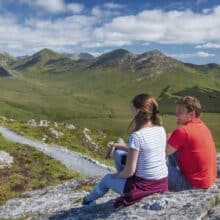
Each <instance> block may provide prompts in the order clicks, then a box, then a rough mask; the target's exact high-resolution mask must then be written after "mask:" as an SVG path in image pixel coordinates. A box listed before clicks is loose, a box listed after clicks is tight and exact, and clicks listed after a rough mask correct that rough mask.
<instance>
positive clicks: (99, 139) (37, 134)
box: [0, 120, 118, 165]
mask: <svg viewBox="0 0 220 220" xmlns="http://www.w3.org/2000/svg"><path fill="white" fill-rule="evenodd" d="M0 125H2V126H5V127H8V128H10V129H12V130H13V131H15V132H17V133H18V134H21V135H25V136H27V137H30V138H32V139H35V140H42V138H43V137H44V136H45V135H46V136H47V140H46V141H45V142H46V143H48V144H58V145H62V146H65V147H67V148H68V149H70V150H72V151H77V152H80V153H83V154H84V155H87V156H89V157H92V158H94V159H96V160H98V161H100V162H103V163H105V164H108V165H113V162H112V161H111V160H105V159H104V158H105V153H106V150H107V143H108V142H109V141H116V140H117V138H118V137H117V136H116V135H112V134H111V133H108V134H107V133H105V132H103V131H102V130H100V129H90V131H89V132H87V133H88V134H89V135H90V136H91V138H92V140H93V141H94V142H95V143H97V144H98V149H95V148H94V147H92V146H91V144H89V143H88V142H86V140H85V138H84V135H83V129H84V127H81V128H77V129H75V130H69V129H67V128H65V126H64V124H63V123H58V127H55V126H54V122H50V123H49V127H32V126H29V125H27V122H25V121H10V120H7V121H3V120H0ZM50 128H54V129H55V130H57V131H59V132H62V133H63V134H64V135H63V136H62V137H60V138H56V137H54V136H53V135H52V134H51V133H50V131H49V129H50Z"/></svg>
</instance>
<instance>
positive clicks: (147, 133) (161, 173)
mask: <svg viewBox="0 0 220 220" xmlns="http://www.w3.org/2000/svg"><path fill="white" fill-rule="evenodd" d="M129 147H131V148H133V149H137V150H138V151H139V156H138V161H137V166H136V172H135V175H136V176H138V177H141V178H144V179H154V180H158V179H161V178H164V177H166V176H167V174H168V171H167V165H166V156H165V148H166V132H165V130H164V128H163V127H162V126H153V127H144V128H141V129H139V130H138V131H135V132H133V133H132V134H131V136H130V139H129Z"/></svg>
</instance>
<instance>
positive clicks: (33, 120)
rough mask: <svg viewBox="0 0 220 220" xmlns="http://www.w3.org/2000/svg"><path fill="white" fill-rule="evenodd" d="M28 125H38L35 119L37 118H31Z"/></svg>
mask: <svg viewBox="0 0 220 220" xmlns="http://www.w3.org/2000/svg"><path fill="white" fill-rule="evenodd" d="M27 124H28V125H30V126H32V127H37V122H36V121H35V119H31V120H29V121H28V122H27Z"/></svg>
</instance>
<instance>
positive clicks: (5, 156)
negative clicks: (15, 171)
mask: <svg viewBox="0 0 220 220" xmlns="http://www.w3.org/2000/svg"><path fill="white" fill-rule="evenodd" d="M13 162H14V159H13V157H12V156H11V155H10V154H9V153H7V152H5V151H0V169H3V168H5V167H8V168H10V167H11V166H12V164H13Z"/></svg>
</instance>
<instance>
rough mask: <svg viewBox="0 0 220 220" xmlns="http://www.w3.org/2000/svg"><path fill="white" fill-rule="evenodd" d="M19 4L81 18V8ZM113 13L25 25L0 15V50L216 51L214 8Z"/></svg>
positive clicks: (218, 13) (219, 41)
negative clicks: (164, 47) (154, 47)
mask: <svg viewBox="0 0 220 220" xmlns="http://www.w3.org/2000/svg"><path fill="white" fill-rule="evenodd" d="M19 1H20V2H21V1H22V2H23V3H24V2H25V4H27V3H32V4H34V6H35V7H42V8H43V7H44V10H47V9H46V8H49V7H50V6H51V5H52V4H54V5H53V6H51V8H53V9H50V10H51V11H53V12H54V13H55V12H58V11H59V12H61V11H62V10H64V11H65V12H66V11H68V10H71V11H73V12H74V13H81V12H82V10H84V7H83V5H81V4H75V3H71V4H64V0H56V1H52V0H48V1H46V0H44V1H45V2H44V3H43V1H42V0H36V1H30V0H19ZM55 2H56V3H55ZM40 3H41V6H40ZM37 4H38V6H37ZM112 11H113V12H114V13H116V12H117V10H112ZM112 11H111V10H109V9H106V8H105V9H103V7H102V8H100V7H98V6H97V7H94V8H92V9H91V15H82V14H78V15H73V16H66V17H59V18H57V17H56V18H53V19H51V18H49V17H48V18H44V19H37V18H34V17H32V18H29V19H28V20H26V21H25V23H24V24H21V23H18V19H17V18H16V17H15V16H13V15H10V16H9V15H8V16H5V15H1V14H0V33H1V34H0V48H1V49H4V48H6V50H7V48H8V50H9V51H12V52H14V51H16V48H17V51H16V52H17V53H23V54H24V51H26V52H27V51H31V50H33V48H42V47H50V48H51V49H53V48H54V49H56V48H58V47H59V48H61V49H62V48H63V49H65V48H67V47H71V48H72V47H74V46H76V47H77V48H101V47H121V46H125V45H132V44H135V43H138V44H140V42H146V43H147V44H148V43H149V44H150V43H161V44H191V45H195V44H196V45H198V46H196V48H200V49H202V48H220V47H219V46H220V28H219V27H220V19H219V17H220V6H218V7H215V8H213V9H212V11H210V12H209V13H208V14H206V13H195V12H193V11H191V10H184V11H183V10H181V11H177V10H172V11H163V10H145V11H142V12H140V13H138V14H136V15H130V16H118V15H116V14H113V13H112ZM106 16H108V17H106ZM112 16H113V17H112ZM100 18H102V19H100ZM206 42H209V43H206ZM142 45H143V43H142ZM177 56H182V57H190V56H191V57H192V56H197V57H213V56H214V54H209V53H206V52H203V51H199V52H198V54H195V53H194V54H187V53H186V54H182V55H177Z"/></svg>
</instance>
